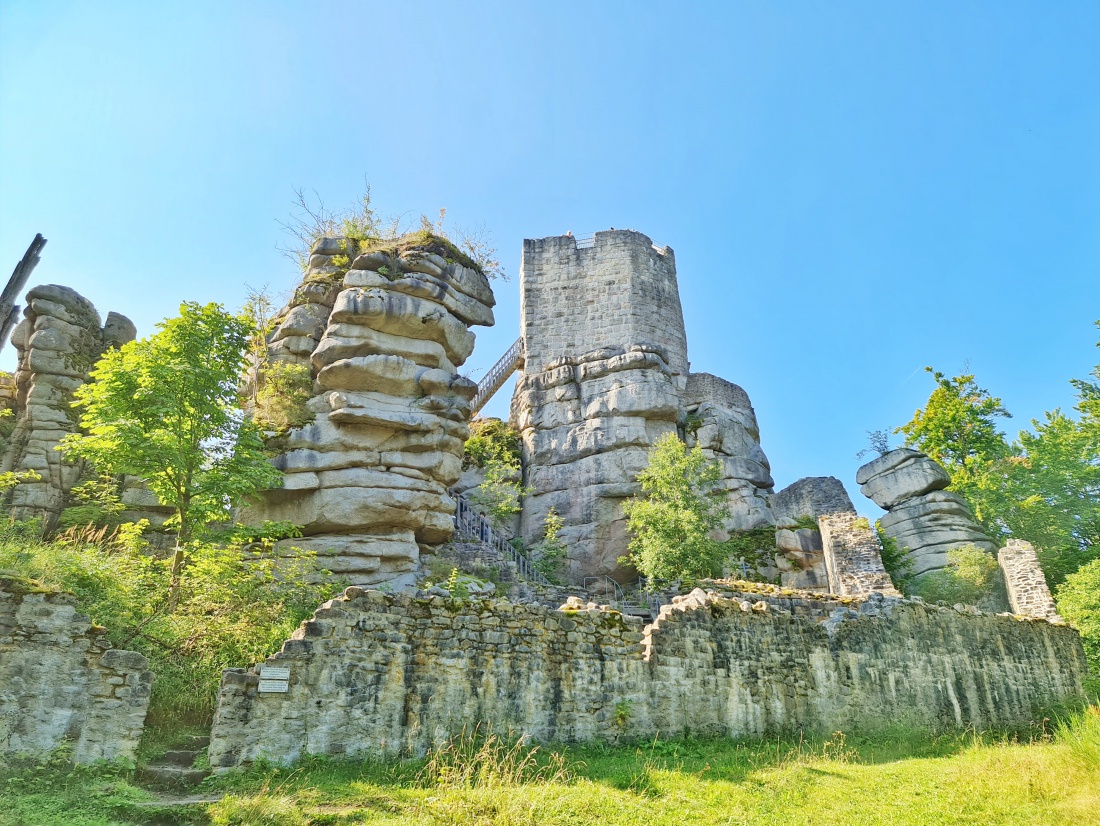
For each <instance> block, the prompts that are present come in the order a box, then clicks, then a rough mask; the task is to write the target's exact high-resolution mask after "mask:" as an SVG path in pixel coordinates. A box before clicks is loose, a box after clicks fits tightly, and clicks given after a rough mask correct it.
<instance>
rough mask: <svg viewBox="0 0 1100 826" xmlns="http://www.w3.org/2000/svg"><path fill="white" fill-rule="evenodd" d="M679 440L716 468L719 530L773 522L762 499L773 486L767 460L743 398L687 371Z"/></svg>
mask: <svg viewBox="0 0 1100 826" xmlns="http://www.w3.org/2000/svg"><path fill="white" fill-rule="evenodd" d="M683 405H684V413H685V423H686V424H685V428H684V431H685V441H686V443H687V445H688V447H693V446H695V445H696V444H698V445H699V446H700V447H702V449H703V454H704V455H705V456H707V458H709V459H713V460H715V461H717V462H718V463H719V464H720V465H721V467H722V483H721V488H722V489H723V490H725V491H726V496H727V500H728V504H729V511H730V519H729V521H727V523H726V525H725V528H726V529H727V530H730V531H747V530H752V529H753V528H761V527H765V526H770V525H772V524H774V517H773V515H772V513H771V506H770V503H769V501H768V498H769V496H770V495H771V493H772V489H773V487H774V486H775V481H774V480H773V479H772V474H771V465H770V464H769V463H768V457H767V456H765V455H764V451H763V450H762V449H761V447H760V426H759V425H758V424H757V422H756V411H755V410H753V407H752V402H750V401H749V394H748V393H746V392H745V391H744V390H743V389H742V388H741V387H739V386H738V385H736V384H734V383H733V382H729V381H726V380H725V379H722V378H719V377H718V376H712V375H711V374H710V373H689V374H688V377H687V386H686V387H685V388H684V396H683Z"/></svg>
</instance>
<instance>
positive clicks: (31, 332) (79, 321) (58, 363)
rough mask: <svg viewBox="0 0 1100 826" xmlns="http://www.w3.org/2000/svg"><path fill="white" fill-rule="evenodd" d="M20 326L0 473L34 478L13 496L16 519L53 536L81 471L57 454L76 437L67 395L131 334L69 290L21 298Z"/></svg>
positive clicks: (44, 290) (43, 289)
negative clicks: (38, 524)
mask: <svg viewBox="0 0 1100 826" xmlns="http://www.w3.org/2000/svg"><path fill="white" fill-rule="evenodd" d="M26 300H27V308H26V309H25V310H24V311H23V316H24V317H23V320H22V321H21V322H20V323H19V324H18V325H17V326H16V328H15V331H14V332H13V333H12V343H13V344H14V345H15V348H16V351H17V354H18V358H19V362H18V367H17V368H16V371H15V394H16V398H15V411H16V413H15V429H14V431H13V432H12V435H11V438H10V441H9V444H8V447H7V451H6V453H5V456H4V460H3V465H2V469H3V470H12V471H34V472H35V473H37V474H38V475H39V477H40V478H39V479H37V480H33V481H27V482H23V483H22V484H20V485H18V486H17V487H16V488H15V489H14V490H13V492H12V498H11V508H12V510H11V514H12V517H13V518H15V519H32V518H38V519H41V520H42V521H43V526H44V527H45V528H47V529H48V528H52V527H53V526H54V525H55V524H56V521H57V517H58V516H59V515H60V513H61V511H62V509H63V508H64V506H65V498H66V495H67V494H68V492H69V489H70V488H71V487H72V486H73V484H75V483H76V482H77V480H78V479H79V478H80V476H81V474H82V472H83V469H84V463H83V462H80V461H75V462H74V461H70V460H68V459H65V458H63V457H62V455H61V453H60V452H59V451H57V450H56V448H57V445H58V444H60V442H61V440H62V439H63V438H65V437H66V436H68V435H69V434H70V433H75V432H77V431H78V430H79V427H78V414H77V412H76V411H75V410H73V408H72V400H73V392H74V391H75V390H76V389H77V388H78V387H80V386H81V385H82V384H84V382H86V381H87V380H88V372H89V371H90V370H91V369H92V366H93V365H94V364H95V362H96V361H97V360H98V359H99V357H100V356H101V355H102V354H103V352H104V351H105V350H106V349H107V348H108V347H116V346H121V345H122V344H125V343H126V342H128V341H132V340H133V339H134V336H135V335H136V332H137V331H136V328H135V327H134V324H133V322H131V321H130V320H129V319H128V318H126V317H125V316H122V315H119V314H118V313H109V314H108V315H107V320H106V323H103V324H101V322H100V317H99V313H97V312H96V309H95V307H94V306H92V303H91V302H90V301H88V299H86V298H84V297H83V296H81V295H80V294H78V293H77V292H76V291H74V290H72V289H70V288H68V287H60V286H57V285H55V284H47V285H43V286H38V287H35V288H33V289H32V290H30V291H29V292H28V293H27V299H26Z"/></svg>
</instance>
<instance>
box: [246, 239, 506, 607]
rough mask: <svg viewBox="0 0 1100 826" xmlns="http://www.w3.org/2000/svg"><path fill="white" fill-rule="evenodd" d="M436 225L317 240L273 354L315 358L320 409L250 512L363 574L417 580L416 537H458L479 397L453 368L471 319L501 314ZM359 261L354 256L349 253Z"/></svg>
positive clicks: (464, 350) (400, 583)
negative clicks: (381, 239)
mask: <svg viewBox="0 0 1100 826" xmlns="http://www.w3.org/2000/svg"><path fill="white" fill-rule="evenodd" d="M461 258H464V256H461V253H459V252H458V250H457V249H454V248H453V247H452V246H451V245H449V244H448V243H447V242H445V241H443V240H442V239H438V238H435V237H434V236H423V237H421V236H419V235H418V236H417V237H413V238H406V239H402V240H401V241H398V242H396V243H395V244H394V245H392V246H391V248H387V249H375V250H370V251H367V252H362V253H360V252H359V250H358V249H357V248H356V247H355V245H354V243H351V244H350V249H349V243H348V242H347V241H345V240H344V239H333V238H324V239H321V240H320V241H318V242H317V244H316V245H315V246H314V248H313V254H312V255H311V258H310V269H309V271H307V273H306V276H305V279H304V280H303V283H302V285H301V286H300V287H299V288H298V291H297V292H296V294H295V299H294V301H292V303H291V305H290V306H289V307H288V308H286V310H285V311H284V312H283V313H282V314H281V318H280V320H279V324H278V326H277V328H276V330H275V332H274V333H273V335H272V337H271V347H272V351H273V357H274V358H278V359H281V360H284V361H291V362H292V363H303V362H304V361H305V360H306V358H307V357H308V363H309V367H310V376H311V378H312V380H313V396H312V398H311V399H310V401H309V405H308V406H309V409H310V411H312V414H313V416H314V418H313V421H312V422H310V423H308V424H305V425H303V426H301V427H294V428H291V429H289V431H288V432H286V433H284V434H281V435H280V436H278V437H277V439H276V440H273V441H272V444H273V445H278V446H279V448H280V453H279V455H278V456H277V457H276V458H275V460H274V461H275V465H276V467H278V468H279V469H280V470H282V471H283V472H284V474H285V483H284V486H283V487H282V488H281V489H279V490H272V491H267V492H265V493H264V494H262V496H261V498H260V501H259V502H258V503H257V504H256V505H255V507H253V508H251V509H250V510H249V512H248V514H247V519H248V520H249V521H258V520H262V519H272V520H289V521H292V522H294V523H296V524H298V525H300V526H302V529H303V531H304V533H305V537H304V538H302V539H295V540H287V541H285V542H284V543H281V549H282V550H283V552H288V551H289V549H290V548H302V549H305V550H311V551H315V552H317V554H318V557H319V564H321V565H322V566H323V567H324V568H326V569H328V570H330V571H331V572H332V573H334V574H336V575H337V576H340V577H341V578H344V579H346V580H348V581H350V582H351V583H353V584H377V583H387V584H389V585H390V586H391V587H394V588H401V587H406V586H409V585H412V584H413V582H414V580H415V570H416V567H417V561H418V559H419V546H421V545H425V546H435V545H439V544H441V543H443V542H446V541H448V540H449V539H450V538H451V536H452V533H453V530H454V523H453V514H454V507H455V503H454V500H453V499H451V497H450V496H449V495H448V494H447V489H448V488H449V487H450V486H451V485H453V484H454V483H455V482H456V481H457V480H458V478H459V476H460V474H461V472H462V448H463V445H464V443H465V440H466V438H467V437H468V435H469V428H468V426H467V422H468V420H469V416H470V400H471V399H472V398H473V395H474V393H475V392H476V390H477V385H475V384H474V383H473V382H472V381H470V380H469V379H466V378H464V377H462V376H459V375H458V372H457V368H458V366H459V365H461V364H462V363H463V362H464V361H465V360H466V359H467V358H468V357H469V355H470V353H471V352H472V351H473V347H474V334H473V333H472V332H471V331H470V330H469V327H470V326H472V325H486V326H488V325H491V324H492V323H493V312H492V306H493V304H494V303H495V302H494V299H493V294H492V291H491V290H490V288H489V283H488V281H487V280H486V278H485V276H484V275H483V274H482V273H481V272H480V271H479V270H477V269H475V268H474V265H473V262H470V261H468V259H466V260H465V263H468V264H469V265H470V266H465V265H464V263H463V262H462V261H461V260H460V259H461ZM349 260H350V262H351V263H350V268H348V267H347V263H341V262H347V261H349Z"/></svg>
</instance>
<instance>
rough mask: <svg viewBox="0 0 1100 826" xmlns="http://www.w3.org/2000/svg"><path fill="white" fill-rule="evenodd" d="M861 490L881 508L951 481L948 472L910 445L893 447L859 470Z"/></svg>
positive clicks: (946, 484)
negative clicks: (910, 448)
mask: <svg viewBox="0 0 1100 826" xmlns="http://www.w3.org/2000/svg"><path fill="white" fill-rule="evenodd" d="M861 479H862V480H863V481H860V482H859V485H860V488H859V490H860V492H861V493H862V494H863V495H864V496H866V497H867V498H868V499H870V500H872V501H873V502H874V503H875V504H876V505H878V506H879V507H880V508H885V509H886V510H890V509H891V508H892V507H894V506H895V505H897V504H899V503H901V502H904V501H906V500H908V499H912V498H914V497H916V496H923V495H924V494H926V493H930V492H932V491H934V490H943V489H944V488H946V487H947V486H948V485H950V484H951V476H950V475H948V473H947V471H946V470H944V469H943V468H942V467H940V466H939V465H938V464H936V463H935V462H934V461H932V460H931V459H929V458H928V457H927V456H925V455H924V454H923V453H920V452H918V451H916V450H909V449H907V448H900V449H898V450H892V451H890V452H889V453H887V454H886V455H884V456H880V457H879V458H877V459H875V460H874V461H872V462H868V463H867V464H866V465H864V466H863V467H861V468H860V469H859V470H858V471H857V472H856V480H857V481H859V480H861Z"/></svg>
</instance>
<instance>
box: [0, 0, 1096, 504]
mask: <svg viewBox="0 0 1100 826" xmlns="http://www.w3.org/2000/svg"><path fill="white" fill-rule="evenodd" d="M364 177H366V178H367V179H369V181H370V182H371V185H372V187H373V192H374V198H375V203H376V205H378V206H380V207H382V208H383V209H386V210H388V211H393V212H401V211H406V210H407V211H410V214H412V215H416V214H418V213H420V212H426V213H428V214H430V215H432V214H434V213H435V212H436V211H437V210H438V209H439V208H440V207H446V208H447V210H448V217H449V218H450V219H451V220H452V221H453V222H455V223H457V224H460V225H461V224H465V225H472V224H479V223H483V224H484V225H486V226H487V227H489V228H490V229H491V230H492V232H493V235H494V238H495V240H496V243H497V245H498V246H499V248H500V251H501V253H502V258H503V261H504V263H505V265H506V268H507V269H508V270H509V271H510V272H511V273H512V274H513V279H512V280H511V281H509V282H506V283H502V284H498V285H497V288H496V293H497V298H498V302H499V304H498V308H497V326H496V327H495V328H493V329H491V330H486V331H479V333H478V347H477V350H476V351H475V353H474V356H473V357H472V358H471V360H470V361H469V362H468V363H467V368H469V369H470V371H471V373H472V374H473V375H474V377H475V378H476V377H477V375H479V374H480V372H481V371H483V370H485V369H487V368H488V367H489V366H490V365H491V364H492V363H493V362H494V361H495V360H496V358H497V356H498V355H499V354H500V353H502V352H503V351H504V349H505V348H506V347H507V346H508V344H510V343H511V341H513V340H514V339H515V337H516V335H517V333H518V324H519V321H518V293H519V288H518V282H517V280H516V278H515V277H514V276H515V275H517V274H518V270H519V257H520V252H521V244H522V239H523V238H525V237H532V238H537V237H543V236H546V235H556V234H560V233H563V232H565V231H566V230H571V231H572V232H573V233H574V234H582V233H587V232H591V231H594V230H598V229H604V228H607V227H612V226H615V227H633V228H635V229H638V230H641V231H643V232H645V233H647V234H648V235H650V236H651V237H652V238H653V239H654V240H655V241H656V242H658V243H660V244H669V245H671V246H672V247H673V248H674V249H675V250H676V258H677V265H678V269H679V279H680V290H681V297H682V302H683V307H684V316H685V320H686V322H687V331H688V342H689V347H690V354H691V359H692V365H693V369H695V370H705V371H708V372H712V373H716V374H718V375H721V376H723V377H725V378H727V379H729V380H731V381H734V382H737V383H738V384H741V385H742V386H743V387H744V388H745V389H746V390H747V391H748V392H749V394H750V396H751V398H752V399H753V402H754V404H755V407H756V411H757V414H758V417H759V419H760V424H761V430H762V437H763V447H764V449H765V451H766V452H767V454H768V456H769V457H770V459H771V461H772V466H773V472H774V476H775V478H776V481H777V483H778V484H779V485H780V486H782V485H786V484H789V483H790V482H793V481H794V480H795V479H797V478H799V477H802V476H812V475H836V476H838V477H840V478H841V479H842V480H843V481H844V482H845V484H846V485H847V486H848V488H849V491H850V492H851V493H852V494H853V496H854V498H855V499H856V501H857V505H858V506H859V507H861V508H863V509H865V510H873V509H874V508H873V506H872V505H871V503H870V502H869V501H868V500H865V499H862V498H861V497H859V496H858V493H857V489H856V486H855V482H854V475H855V469H856V467H857V466H858V465H859V464H860V463H859V462H858V461H857V460H856V459H855V453H856V451H858V450H859V449H860V448H861V447H863V446H865V444H866V437H865V431H867V430H872V429H878V428H883V427H888V426H889V427H893V426H896V425H898V424H901V423H903V422H905V421H906V420H907V419H908V418H909V417H910V416H911V415H912V412H913V410H914V409H915V408H916V407H918V406H919V405H921V404H922V403H923V402H924V400H925V399H926V398H927V396H928V393H929V392H930V390H931V388H932V382H931V379H930V378H929V377H927V376H926V375H925V374H924V373H923V372H921V370H922V368H923V367H924V366H925V365H926V364H930V365H934V366H936V367H937V368H938V369H940V370H944V371H946V372H948V373H952V374H953V373H955V372H958V371H961V370H962V369H963V368H964V366H966V365H967V364H969V367H970V369H971V370H972V371H974V372H975V373H976V374H977V376H978V380H979V382H980V383H981V384H982V385H983V386H986V387H988V388H990V389H991V390H992V391H993V392H994V393H996V394H998V395H1000V396H1001V397H1002V398H1003V399H1004V401H1005V404H1006V406H1007V407H1008V408H1009V410H1011V411H1012V412H1013V413H1014V414H1015V419H1014V420H1013V421H1011V422H1009V423H1008V425H1009V427H1010V429H1012V430H1013V431H1014V430H1015V429H1018V428H1019V427H1023V426H1025V425H1026V424H1027V421H1028V420H1029V419H1030V418H1032V417H1035V416H1040V415H1041V414H1042V411H1043V410H1045V409H1048V408H1052V407H1054V406H1058V405H1062V406H1068V405H1069V404H1070V403H1071V402H1072V391H1071V388H1070V386H1069V383H1068V379H1069V378H1071V377H1083V376H1085V375H1086V374H1087V373H1088V371H1089V369H1090V368H1091V366H1092V365H1094V364H1096V363H1097V361H1098V360H1100V351H1098V350H1097V349H1096V348H1095V347H1094V345H1095V343H1096V340H1097V332H1096V330H1095V328H1094V327H1093V326H1092V322H1093V321H1094V320H1096V319H1098V318H1100V3H1097V2H1095V0H1091V2H1075V1H1074V0H1059V2H1057V3H1049V2H1011V1H1010V0H998V1H997V2H966V3H959V2H900V1H899V2H890V3H883V2H880V1H877V2H845V1H844V0H837V1H836V2H829V3H821V2H817V3H803V2H793V1H785V2H778V1H777V0H776V1H774V2H722V3H692V2H679V3H675V4H674V3H649V2H600V3H595V2H590V3H565V2H555V3H540V4H536V3H522V2H501V3H469V2H467V3H443V2H438V3H414V2H401V3H396V2H393V3H387V4H377V3H368V2H348V3H340V2H312V3H304V2H302V3H290V2H274V1H272V0H269V1H268V2H263V3H248V2H233V3H205V2H196V1H195V0H191V1H190V2H187V3H172V2H158V3H148V2H141V3H123V2H98V3H83V2H60V1H59V0H52V2H42V1H41V0H39V2H21V0H0V264H3V265H4V266H5V267H6V270H5V274H6V272H8V271H10V269H11V267H13V266H14V265H15V263H16V262H17V261H18V259H19V257H20V256H21V255H22V253H23V251H24V249H25V248H26V246H27V244H28V243H29V242H30V240H31V238H33V236H34V233H35V232H42V233H43V234H44V235H45V236H46V237H47V238H48V239H49V244H48V245H47V247H46V250H45V252H44V257H43V261H42V263H41V265H40V266H39V268H38V270H37V271H36V272H35V278H34V280H35V281H36V282H51V283H61V284H67V285H70V286H72V287H74V288H75V289H77V290H78V291H80V292H81V293H83V294H84V295H86V296H87V297H89V298H90V299H92V300H93V301H94V302H95V304H96V306H97V307H98V308H99V309H100V311H101V313H103V314H105V313H106V312H107V311H108V310H117V311H119V312H122V313H124V314H126V315H129V316H130V317H131V318H133V319H134V321H135V322H136V323H137V325H138V328H139V331H140V333H141V334H143V335H144V334H148V333H149V332H151V331H152V328H153V324H154V323H155V322H156V321H157V320H159V319H161V318H163V317H164V316H167V315H172V314H174V313H175V311H176V308H177V306H178V304H179V302H180V301H182V300H199V301H211V300H213V301H219V302H222V303H224V304H225V305H227V306H230V307H236V306H238V305H239V304H240V303H241V301H242V300H243V297H244V294H245V285H246V284H249V285H253V286H261V285H264V284H267V285H270V287H271V289H272V290H273V291H275V292H281V291H283V290H286V289H289V288H291V287H292V286H293V284H294V283H295V281H296V278H297V274H296V271H295V268H294V265H293V264H292V263H291V262H289V261H287V260H286V259H285V258H283V257H282V256H280V254H279V253H278V251H277V250H276V245H277V244H280V243H282V242H284V241H285V239H284V238H283V236H282V233H281V230H280V227H279V224H278V220H280V219H283V220H285V219H286V217H287V216H288V214H289V212H290V209H291V201H292V198H293V190H294V189H295V188H299V187H304V188H306V189H311V190H316V191H317V192H318V193H320V195H321V196H322V197H323V198H324V200H325V202H326V203H327V204H329V205H330V206H342V205H345V204H350V203H352V202H353V201H355V199H356V198H357V197H358V195H359V194H360V193H361V191H362V186H363V180H364ZM12 362H13V353H12V350H11V348H10V345H9V346H8V348H7V349H6V350H5V351H4V353H3V354H2V355H0V367H4V368H6V369H10V368H11V366H12ZM507 397H508V391H507V390H506V391H502V393H501V394H500V395H499V396H498V397H497V398H496V399H494V401H493V403H492V405H491V407H490V408H489V410H488V412H489V413H495V414H497V415H502V414H506V410H507Z"/></svg>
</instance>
